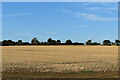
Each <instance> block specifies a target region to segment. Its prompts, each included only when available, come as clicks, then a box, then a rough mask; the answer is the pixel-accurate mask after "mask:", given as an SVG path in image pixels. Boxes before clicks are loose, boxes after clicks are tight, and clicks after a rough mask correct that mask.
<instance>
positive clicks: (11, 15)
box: [3, 13, 28, 17]
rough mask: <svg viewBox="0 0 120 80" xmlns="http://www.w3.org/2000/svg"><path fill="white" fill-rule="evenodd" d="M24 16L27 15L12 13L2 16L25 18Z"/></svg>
mask: <svg viewBox="0 0 120 80" xmlns="http://www.w3.org/2000/svg"><path fill="white" fill-rule="evenodd" d="M26 15H28V13H12V14H6V15H3V16H6V17H15V16H26Z"/></svg>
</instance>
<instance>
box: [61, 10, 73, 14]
mask: <svg viewBox="0 0 120 80" xmlns="http://www.w3.org/2000/svg"><path fill="white" fill-rule="evenodd" d="M62 12H63V13H65V14H67V13H68V14H69V13H71V11H70V10H62Z"/></svg>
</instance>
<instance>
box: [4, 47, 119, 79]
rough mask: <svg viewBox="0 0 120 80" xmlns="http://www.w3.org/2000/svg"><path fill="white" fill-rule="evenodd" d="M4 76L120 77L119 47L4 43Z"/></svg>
mask: <svg viewBox="0 0 120 80" xmlns="http://www.w3.org/2000/svg"><path fill="white" fill-rule="evenodd" d="M2 50H3V52H2V61H3V62H2V67H3V74H2V77H3V78H114V77H118V47H117V46H3V47H2Z"/></svg>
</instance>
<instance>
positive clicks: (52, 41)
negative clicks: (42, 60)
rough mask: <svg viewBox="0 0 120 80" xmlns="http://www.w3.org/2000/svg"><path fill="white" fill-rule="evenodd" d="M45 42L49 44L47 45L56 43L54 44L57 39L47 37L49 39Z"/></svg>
mask: <svg viewBox="0 0 120 80" xmlns="http://www.w3.org/2000/svg"><path fill="white" fill-rule="evenodd" d="M47 44H49V45H56V44H57V41H56V40H53V39H52V38H49V39H48V40H47Z"/></svg>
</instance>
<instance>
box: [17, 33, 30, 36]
mask: <svg viewBox="0 0 120 80" xmlns="http://www.w3.org/2000/svg"><path fill="white" fill-rule="evenodd" d="M15 35H16V36H30V34H28V33H17V34H15Z"/></svg>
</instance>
